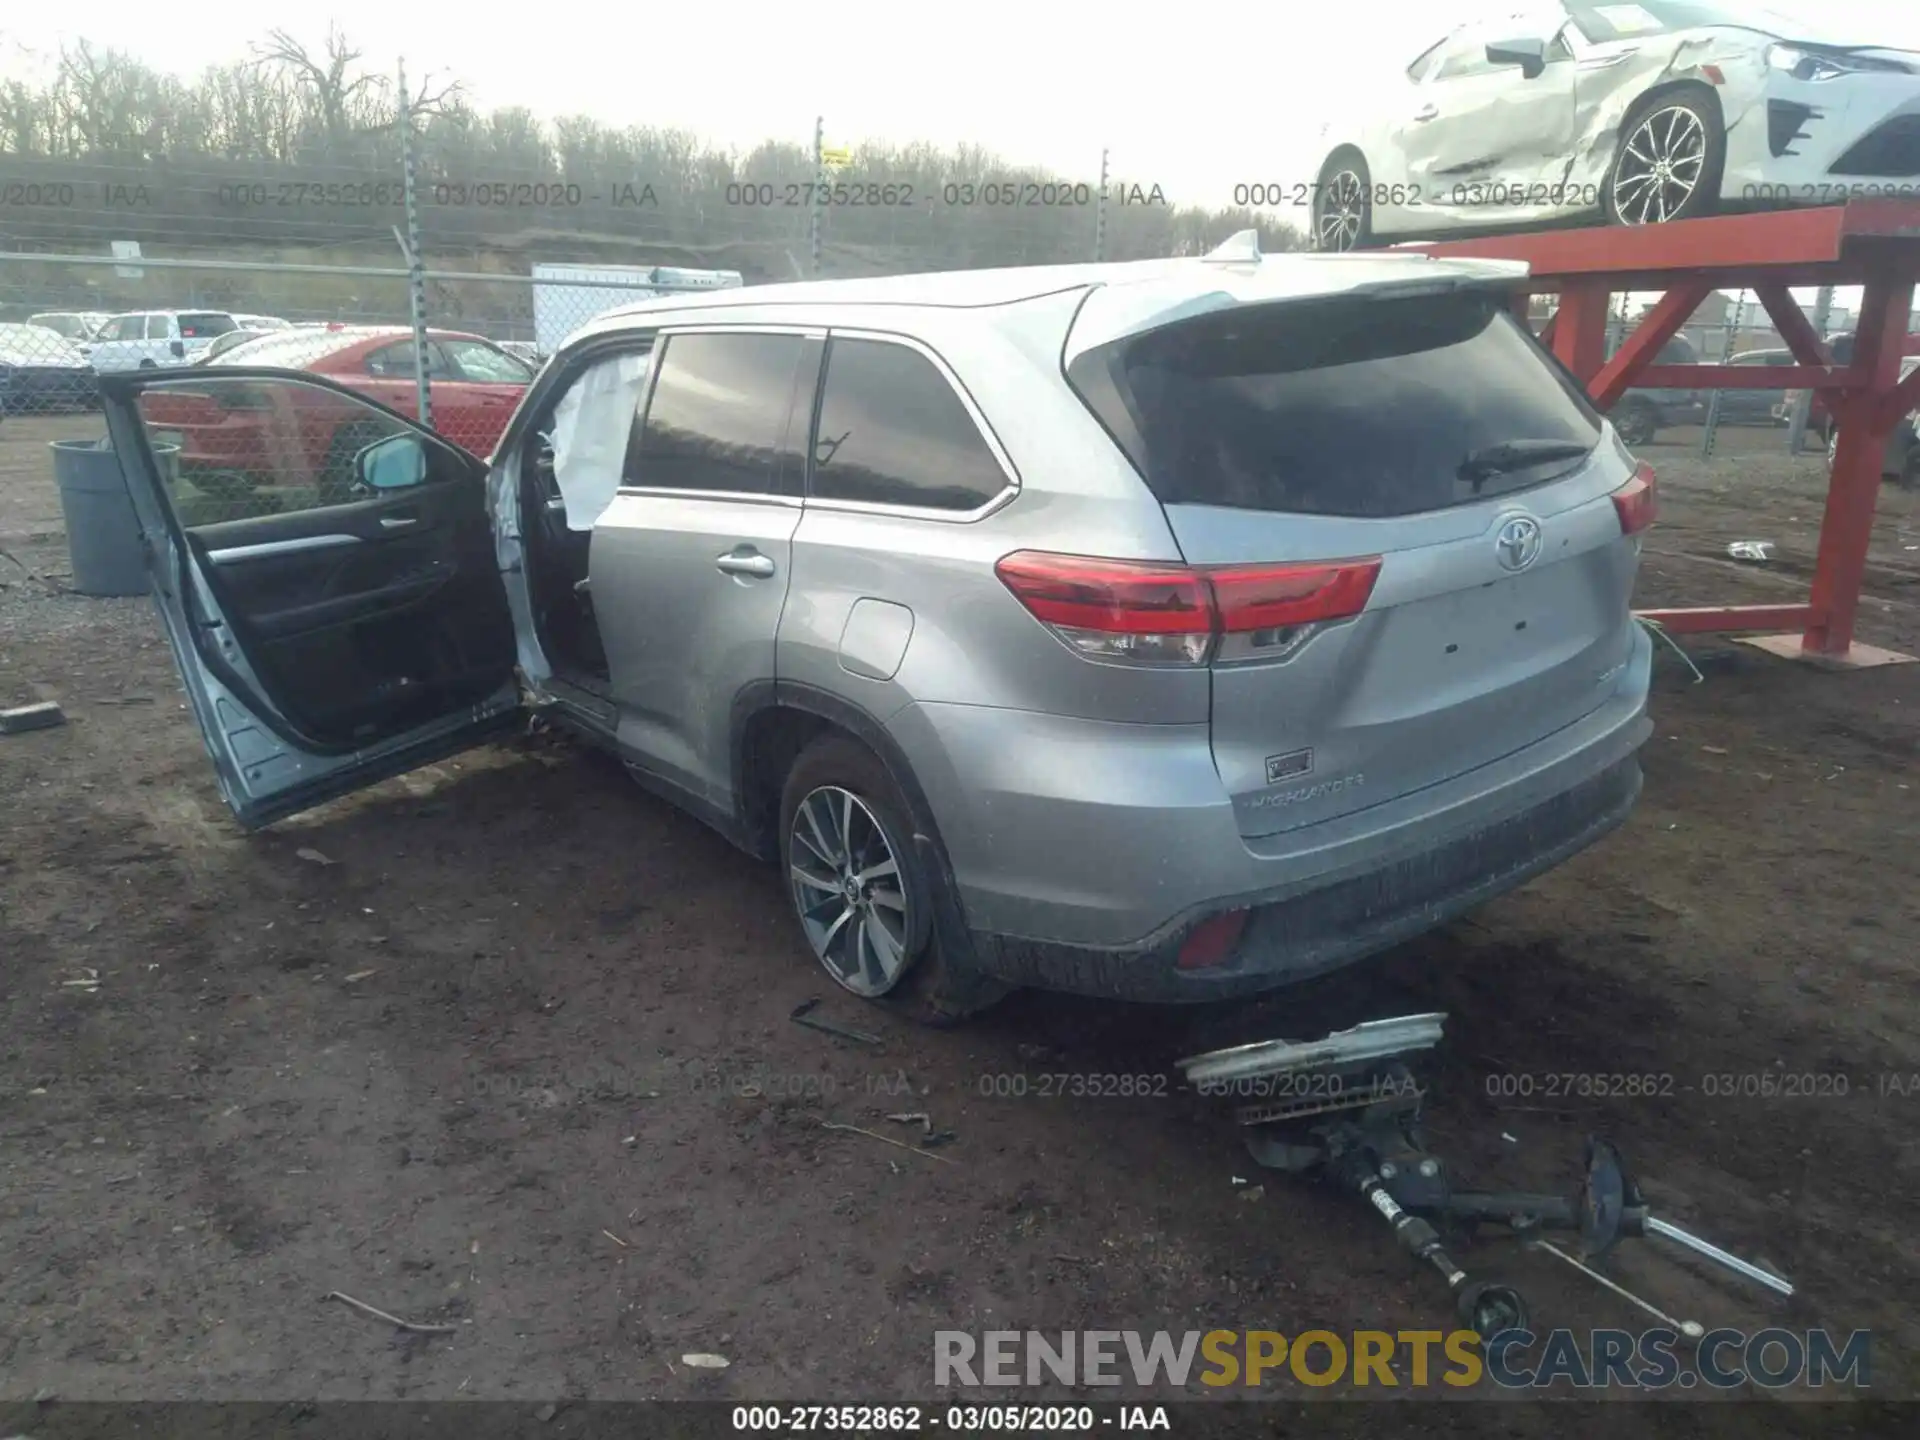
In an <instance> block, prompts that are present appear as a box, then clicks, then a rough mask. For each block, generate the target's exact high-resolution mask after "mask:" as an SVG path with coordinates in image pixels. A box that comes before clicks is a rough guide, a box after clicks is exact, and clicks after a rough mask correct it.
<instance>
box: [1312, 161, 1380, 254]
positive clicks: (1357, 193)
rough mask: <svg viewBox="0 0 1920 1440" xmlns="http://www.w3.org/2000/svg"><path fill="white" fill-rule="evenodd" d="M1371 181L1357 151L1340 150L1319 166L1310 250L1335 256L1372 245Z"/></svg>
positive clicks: (1364, 163)
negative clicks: (1311, 247)
mask: <svg viewBox="0 0 1920 1440" xmlns="http://www.w3.org/2000/svg"><path fill="white" fill-rule="evenodd" d="M1372 190H1373V179H1372V176H1371V175H1370V174H1369V173H1368V170H1367V162H1366V160H1365V158H1364V157H1363V156H1362V155H1361V154H1360V152H1359V151H1358V150H1340V151H1336V152H1334V154H1333V155H1332V156H1331V157H1330V158H1329V159H1328V161H1327V163H1326V164H1325V165H1323V166H1321V167H1320V181H1319V183H1318V184H1317V185H1315V186H1314V190H1313V205H1312V206H1311V207H1310V209H1309V211H1308V214H1309V215H1310V216H1311V217H1312V220H1313V237H1312V238H1313V248H1314V249H1315V250H1326V251H1332V252H1335V253H1339V252H1344V251H1347V250H1364V249H1365V248H1366V247H1367V246H1369V245H1371V244H1372V243H1373V202H1372Z"/></svg>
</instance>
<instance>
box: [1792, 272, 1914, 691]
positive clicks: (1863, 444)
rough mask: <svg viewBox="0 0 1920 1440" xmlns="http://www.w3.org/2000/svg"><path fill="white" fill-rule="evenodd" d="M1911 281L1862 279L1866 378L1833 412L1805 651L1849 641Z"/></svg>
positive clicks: (1861, 357)
mask: <svg viewBox="0 0 1920 1440" xmlns="http://www.w3.org/2000/svg"><path fill="white" fill-rule="evenodd" d="M1913 284H1914V280H1913V271H1912V270H1911V269H1909V270H1908V271H1907V273H1906V275H1905V277H1904V278H1900V279H1896V278H1894V277H1893V276H1891V275H1888V274H1884V273H1882V274H1878V275H1875V276H1873V277H1872V278H1870V279H1869V280H1868V281H1867V284H1866V288H1865V291H1864V293H1863V294H1862V295H1861V299H1860V326H1859V328H1858V329H1857V330H1856V331H1855V332H1854V341H1853V364H1854V368H1855V370H1856V371H1858V372H1859V373H1860V375H1861V376H1862V378H1863V379H1864V380H1865V382H1866V383H1865V386H1864V388H1863V389H1862V390H1860V391H1858V392H1850V393H1849V395H1848V396H1847V397H1846V398H1845V399H1844V400H1842V401H1841V409H1840V411H1839V415H1838V419H1839V424H1840V440H1839V443H1838V445H1837V446H1836V447H1835V450H1834V458H1833V476H1832V478H1831V479H1830V480H1829V481H1828V483H1827V509H1826V514H1825V516H1824V517H1823V518H1822V520H1821V522H1820V549H1819V552H1818V555H1817V557H1816V559H1815V561H1814V566H1813V593H1812V595H1811V596H1809V599H1810V600H1811V601H1812V604H1813V609H1814V612H1815V615H1814V619H1813V620H1812V621H1811V622H1810V623H1809V624H1808V626H1807V630H1806V633H1805V634H1804V635H1803V636H1802V637H1801V640H1800V648H1801V649H1802V650H1803V651H1804V652H1806V653H1807V654H1810V655H1818V656H1822V657H1827V658H1832V657H1836V656H1844V655H1845V654H1846V653H1847V651H1848V650H1849V649H1850V648H1851V646H1852V645H1853V619H1854V612H1855V611H1856V610H1857V609H1858V607H1859V604H1860V588H1861V585H1862V584H1863V582H1864V581H1865V580H1866V572H1867V547H1868V545H1869V544H1870V543H1871V541H1872V539H1873V512H1874V505H1875V502H1876V501H1877V500H1878V499H1879V495H1880V461H1881V456H1882V455H1883V454H1884V453H1885V451H1886V446H1887V431H1888V429H1889V428H1890V426H1889V425H1887V424H1882V423H1878V422H1879V421H1880V419H1881V416H1880V413H1879V410H1880V402H1881V401H1882V400H1883V399H1884V398H1885V397H1887V396H1888V395H1890V394H1892V393H1895V390H1896V385H1895V382H1896V381H1898V380H1899V378H1900V352H1901V349H1902V348H1903V342H1904V341H1905V339H1906V335H1907V317H1908V316H1909V315H1910V314H1911V313H1912V310H1913Z"/></svg>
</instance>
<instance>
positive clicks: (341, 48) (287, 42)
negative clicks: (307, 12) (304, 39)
mask: <svg viewBox="0 0 1920 1440" xmlns="http://www.w3.org/2000/svg"><path fill="white" fill-rule="evenodd" d="M253 53H254V57H255V58H254V63H255V65H256V66H258V67H260V68H261V69H265V70H270V71H275V72H278V73H279V74H282V75H285V76H287V77H288V78H289V79H291V80H292V81H293V84H294V86H295V88H296V91H297V93H298V94H299V95H300V96H301V97H302V99H304V100H305V101H306V103H307V104H308V106H309V107H311V113H312V114H313V116H314V117H315V118H316V119H317V120H318V121H319V122H320V127H321V132H322V134H323V136H324V138H325V140H326V143H327V146H328V148H329V149H331V150H339V151H343V150H344V149H345V148H346V140H347V137H348V136H349V135H350V134H352V133H353V132H354V131H355V130H356V129H359V128H360V126H359V125H358V124H357V123H356V122H357V121H358V120H359V119H360V118H361V117H362V116H364V114H365V110H366V106H367V102H368V101H369V100H373V101H375V102H377V101H378V100H380V99H381V98H383V92H384V90H385V88H386V83H387V82H386V80H385V78H384V77H382V76H379V75H375V74H372V73H371V72H366V71H362V72H360V73H358V74H356V73H354V67H355V66H356V65H358V64H359V62H360V59H361V56H362V53H363V52H361V51H360V50H357V49H355V48H354V47H353V46H352V45H351V44H350V43H349V42H348V40H347V37H346V36H345V35H344V34H342V33H341V32H340V30H339V28H338V27H335V26H329V27H328V29H327V39H326V47H325V50H324V51H323V53H322V54H321V55H320V56H319V57H318V58H316V57H315V56H314V55H312V54H311V53H310V52H309V51H308V49H307V47H306V46H304V45H302V44H301V43H300V42H299V41H298V40H296V39H295V38H294V37H293V36H292V35H291V34H289V33H288V32H287V31H285V30H274V31H272V32H270V33H269V34H268V36H267V38H266V41H265V42H264V43H262V44H256V45H255V46H254V47H253Z"/></svg>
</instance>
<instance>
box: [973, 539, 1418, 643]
mask: <svg viewBox="0 0 1920 1440" xmlns="http://www.w3.org/2000/svg"><path fill="white" fill-rule="evenodd" d="M994 570H995V573H996V574H998V575H999V576H1000V579H1001V581H1002V583H1004V584H1005V585H1006V587H1007V588H1008V589H1009V590H1011V591H1012V592H1013V593H1014V595H1015V597H1016V598H1017V599H1018V600H1019V601H1020V603H1021V604H1022V605H1025V606H1026V607H1027V609H1028V610H1029V611H1030V612H1031V613H1032V614H1033V616H1034V618H1036V619H1038V620H1040V621H1042V622H1043V623H1044V624H1046V625H1049V626H1051V627H1052V628H1053V630H1054V632H1055V633H1056V634H1058V635H1059V636H1060V638H1061V639H1063V640H1064V641H1066V642H1067V644H1069V645H1071V646H1072V647H1073V648H1074V649H1076V650H1078V651H1080V652H1081V653H1082V654H1085V655H1089V656H1093V657H1096V658H1100V659H1109V660H1132V661H1136V662H1144V663H1148V664H1162V665H1165V664H1174V665H1204V664H1206V663H1207V661H1208V660H1209V659H1210V658H1211V657H1212V655H1213V653H1214V648H1215V644H1216V642H1217V640H1218V639H1219V637H1221V636H1223V635H1245V634H1249V633H1252V632H1257V631H1276V630H1292V629H1297V628H1298V627H1301V626H1306V625H1313V624H1318V623H1321V622H1324V621H1329V620H1344V619H1346V618H1347V617H1349V616H1352V615H1358V614H1359V613H1360V612H1361V611H1362V610H1364V609H1365V608H1366V605H1367V600H1368V599H1369V598H1370V597H1371V596H1372V594H1373V587H1374V582H1375V581H1376V580H1378V579H1379V576H1380V557H1379V556H1377V555H1375V556H1370V557H1368V558H1366V559H1359V560H1336V561H1329V562H1324V563H1312V564H1292V565H1228V566H1217V567H1207V566H1187V565H1171V564H1166V563H1163V562H1159V561H1138V560H1101V559H1094V558H1091V557H1088V556H1082V555H1054V554H1049V553H1046V552H1044V551H1038V550H1022V551H1020V552H1018V553H1016V554H1013V555H1008V556H1006V557H1005V558H1004V559H1002V560H1001V561H1000V563H999V564H998V565H996V566H995V567H994Z"/></svg>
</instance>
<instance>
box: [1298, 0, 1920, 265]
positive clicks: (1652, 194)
mask: <svg viewBox="0 0 1920 1440" xmlns="http://www.w3.org/2000/svg"><path fill="white" fill-rule="evenodd" d="M1863 38H1865V37H1859V36H1837V37H1825V36H1820V35H1818V34H1817V32H1816V27H1815V25H1814V24H1813V23H1812V22H1810V21H1805V20H1796V19H1792V18H1790V17H1787V16H1783V15H1779V14H1774V13H1769V12H1766V11H1762V10H1756V9H1752V8H1748V7H1742V6H1735V5H1715V4H1704V5H1702V4H1680V3H1668V0H1644V3H1641V4H1637V5H1578V4H1554V5H1546V6H1541V7H1536V8H1533V9H1530V10H1527V11H1524V12H1521V13H1518V14H1512V15H1508V16H1507V17H1505V18H1502V19H1497V20H1488V21H1477V22H1475V23H1473V24H1469V25H1463V26H1460V27H1458V28H1456V29H1455V30H1453V31H1452V32H1451V33H1450V34H1448V35H1447V36H1446V37H1445V38H1444V39H1441V40H1439V41H1438V42H1437V43H1435V44H1433V45H1430V46H1428V47H1427V48H1426V49H1425V50H1423V51H1421V52H1420V53H1419V54H1418V56H1417V57H1415V58H1413V59H1412V61H1411V63H1409V64H1408V65H1407V66H1406V68H1405V70H1404V71H1403V72H1400V73H1396V74H1393V75H1391V76H1390V77H1388V78H1387V79H1386V80H1385V81H1384V82H1383V83H1382V84H1381V85H1380V86H1379V87H1377V88H1375V89H1372V90H1370V91H1368V92H1367V93H1365V94H1364V95H1363V96H1357V97H1356V100H1355V103H1354V105H1353V107H1352V113H1351V114H1350V115H1347V116H1344V117H1340V118H1336V119H1334V120H1331V121H1329V123H1328V124H1327V125H1325V126H1324V127H1322V131H1321V140H1320V154H1321V156H1322V157H1323V158H1322V161H1321V164H1320V168H1319V170H1318V172H1317V173H1316V175H1315V178H1314V179H1313V180H1312V181H1311V182H1307V183H1303V184H1298V185H1287V186H1270V187H1264V188H1267V189H1269V190H1280V191H1283V192H1287V191H1291V192H1293V193H1289V194H1284V195H1283V197H1282V198H1278V199H1274V198H1271V197H1269V203H1278V204H1287V203H1292V204H1298V205H1302V206H1306V207H1310V213H1311V216H1312V232H1313V240H1314V244H1315V245H1316V247H1317V248H1319V249H1322V250H1351V249H1355V248H1358V247H1361V246H1364V245H1366V244H1368V243H1369V242H1372V241H1377V240H1387V239H1413V238H1430V237H1434V236H1439V235H1447V234H1456V233H1463V232H1472V231H1486V230H1501V229H1514V228H1519V227H1526V226H1532V225H1540V224H1546V223H1553V222H1566V221H1580V220H1585V219H1590V218H1592V219H1599V218H1604V219H1605V220H1606V221H1609V222H1611V223H1614V224H1620V225H1647V224H1657V223H1660V222H1662V221H1667V220H1682V219H1690V218H1692V217H1694V216H1698V215H1708V214H1713V213H1716V212H1719V211H1728V210H1751V209H1770V208H1776V207H1781V206H1795V205H1835V204H1839V203H1841V202H1843V201H1846V200H1851V199H1858V198H1863V197H1868V196H1888V195H1891V196H1908V197H1920V53H1916V52H1914V51H1910V50H1897V49H1888V48H1884V47H1880V46H1874V45H1866V44H1861V43H1858V42H1859V41H1860V40H1861V39H1863ZM1300 192H1305V193H1300Z"/></svg>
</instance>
